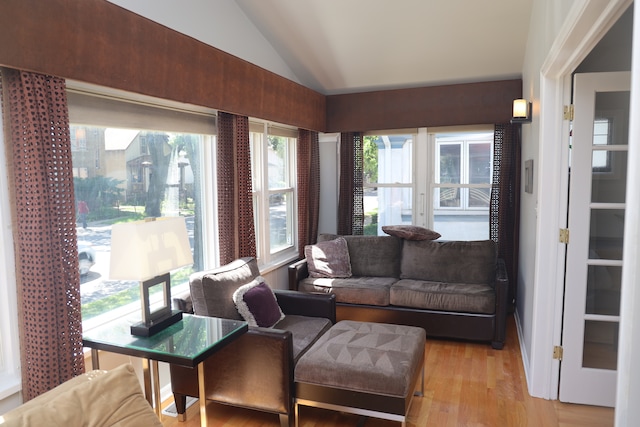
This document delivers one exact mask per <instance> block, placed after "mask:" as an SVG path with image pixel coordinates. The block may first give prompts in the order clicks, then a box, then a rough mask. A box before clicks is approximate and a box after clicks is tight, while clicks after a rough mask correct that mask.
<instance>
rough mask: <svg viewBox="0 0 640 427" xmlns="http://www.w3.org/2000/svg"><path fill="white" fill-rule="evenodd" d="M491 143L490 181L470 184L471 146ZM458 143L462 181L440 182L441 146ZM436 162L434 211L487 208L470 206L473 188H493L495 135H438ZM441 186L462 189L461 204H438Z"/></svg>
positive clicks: (449, 211)
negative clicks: (450, 205)
mask: <svg viewBox="0 0 640 427" xmlns="http://www.w3.org/2000/svg"><path fill="white" fill-rule="evenodd" d="M487 143H488V144H490V145H491V150H490V160H489V164H490V168H491V170H490V172H489V183H487V184H470V183H469V179H470V177H469V163H470V148H471V146H472V145H474V144H487ZM451 145H458V146H459V147H460V182H459V183H440V182H438V180H439V176H440V162H439V161H438V160H439V159H440V148H441V147H442V146H451ZM435 150H436V155H435V159H436V162H435V164H434V167H435V174H434V192H433V193H432V194H433V201H434V207H433V208H434V211H438V212H440V213H443V214H445V213H455V212H464V211H468V212H472V211H484V210H486V209H488V207H487V208H484V207H473V206H469V198H470V194H469V192H470V190H471V189H472V188H479V189H489V190H491V181H492V179H493V137H487V136H485V135H484V134H464V135H456V136H447V135H437V136H436V139H435ZM440 188H458V189H460V206H457V207H439V206H437V204H436V200H437V199H438V198H439V197H438V189H440Z"/></svg>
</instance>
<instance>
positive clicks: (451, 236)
mask: <svg viewBox="0 0 640 427" xmlns="http://www.w3.org/2000/svg"><path fill="white" fill-rule="evenodd" d="M435 150H436V155H435V159H436V161H435V165H434V170H435V180H434V185H433V188H434V190H433V224H434V225H433V227H434V229H435V230H437V231H438V232H439V233H440V234H441V235H442V238H443V239H446V240H482V239H488V238H489V205H490V199H491V178H492V176H493V134H492V133H480V134H473V133H469V134H457V135H456V134H454V135H447V134H439V135H436V138H435Z"/></svg>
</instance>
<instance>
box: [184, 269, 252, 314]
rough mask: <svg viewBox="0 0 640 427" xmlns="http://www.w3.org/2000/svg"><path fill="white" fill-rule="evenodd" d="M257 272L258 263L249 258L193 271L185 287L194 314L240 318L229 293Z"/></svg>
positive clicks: (244, 283) (249, 280)
mask: <svg viewBox="0 0 640 427" xmlns="http://www.w3.org/2000/svg"><path fill="white" fill-rule="evenodd" d="M259 275H260V270H259V269H258V263H257V262H256V260H255V259H254V258H251V257H247V258H239V259H236V260H235V261H233V262H231V263H229V264H227V265H224V266H222V267H219V268H216V269H213V270H208V271H203V272H197V273H193V274H192V275H191V277H190V278H189V288H190V291H191V299H192V301H193V311H194V313H195V314H197V315H200V316H213V317H222V318H224V319H236V320H242V316H240V313H238V310H237V308H236V305H235V304H234V303H233V293H234V292H235V291H236V289H238V288H239V287H240V286H242V285H246V284H247V283H250V282H251V281H252V280H253V279H255V278H256V277H258V276H259Z"/></svg>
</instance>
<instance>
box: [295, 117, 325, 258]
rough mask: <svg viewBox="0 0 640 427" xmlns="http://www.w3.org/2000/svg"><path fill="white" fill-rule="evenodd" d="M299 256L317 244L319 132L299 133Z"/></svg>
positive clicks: (301, 130)
mask: <svg viewBox="0 0 640 427" xmlns="http://www.w3.org/2000/svg"><path fill="white" fill-rule="evenodd" d="M297 156H298V162H297V163H298V256H299V257H300V258H304V247H305V245H311V244H314V243H316V240H317V238H318V218H319V215H320V147H319V142H318V132H312V131H308V130H304V129H300V130H299V131H298V147H297Z"/></svg>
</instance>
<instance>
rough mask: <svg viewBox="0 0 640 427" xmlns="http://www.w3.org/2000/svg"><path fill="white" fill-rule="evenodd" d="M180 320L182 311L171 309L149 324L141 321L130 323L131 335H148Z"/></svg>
mask: <svg viewBox="0 0 640 427" xmlns="http://www.w3.org/2000/svg"><path fill="white" fill-rule="evenodd" d="M180 320H182V311H180V310H172V311H171V314H169V315H167V316H165V317H163V318H161V319H158V320H156V321H154V322H152V323H151V324H150V325H146V324H144V323H143V322H140V323H136V324H135V325H131V335H136V336H139V337H150V336H151V335H154V334H157V333H158V332H160V331H162V330H163V329H165V328H167V327H169V326H171V325H173V324H174V323H176V322H179V321H180Z"/></svg>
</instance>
